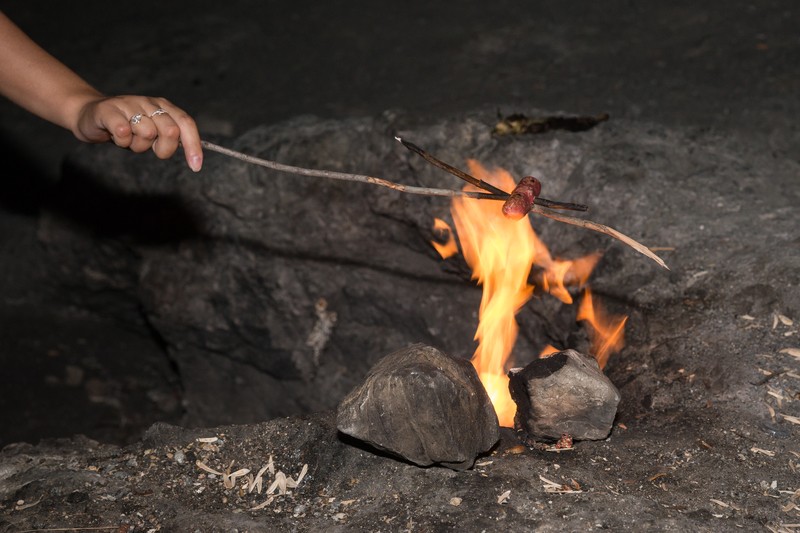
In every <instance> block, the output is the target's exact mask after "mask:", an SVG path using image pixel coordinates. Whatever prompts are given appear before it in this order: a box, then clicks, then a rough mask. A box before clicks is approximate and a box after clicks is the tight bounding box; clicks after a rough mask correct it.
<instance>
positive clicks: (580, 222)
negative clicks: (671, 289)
mask: <svg viewBox="0 0 800 533" xmlns="http://www.w3.org/2000/svg"><path fill="white" fill-rule="evenodd" d="M531 213H536V214H537V215H542V216H543V217H547V218H552V219H553V220H557V221H559V222H563V223H565V224H572V225H573V226H579V227H581V228H586V229H590V230H593V231H597V232H599V233H604V234H606V235H608V236H610V237H613V238H615V239H617V240H618V241H620V242H622V243H625V244H627V245H628V246H630V247H631V248H633V249H634V250H636V251H637V252H639V253H640V254H643V255H645V256H647V257H649V258H650V259H652V260H653V261H655V262H656V263H658V264H659V265H661V266H662V267H664V268H666V269H667V270H669V267H668V266H667V264H666V263H665V262H664V260H663V259H661V258H660V257H658V256H657V255H656V254H655V253H654V252H653V251H652V250H651V249H650V248H648V247H647V246H645V245H644V244H642V243H640V242H638V241H636V240H634V239H632V238H630V237H628V236H627V235H625V234H624V233H620V232H619V231H617V230H615V229H614V228H611V227H609V226H606V225H604V224H600V223H598V222H593V221H591V220H584V219H582V218H575V217H571V216H567V215H562V214H560V213H553V212H552V211H549V210H547V209H543V208H541V207H539V206H538V205H534V206H533V208H531Z"/></svg>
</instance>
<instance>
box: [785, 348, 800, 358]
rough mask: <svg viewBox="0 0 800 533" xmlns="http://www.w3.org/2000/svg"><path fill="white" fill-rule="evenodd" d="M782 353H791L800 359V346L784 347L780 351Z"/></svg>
mask: <svg viewBox="0 0 800 533" xmlns="http://www.w3.org/2000/svg"><path fill="white" fill-rule="evenodd" d="M780 353H785V354H789V355H791V356H792V357H797V358H798V359H800V348H784V349H783V350H781V351H780Z"/></svg>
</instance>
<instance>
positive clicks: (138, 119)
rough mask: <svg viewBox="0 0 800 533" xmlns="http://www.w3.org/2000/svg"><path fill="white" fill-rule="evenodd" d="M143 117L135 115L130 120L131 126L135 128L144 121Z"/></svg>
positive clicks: (138, 114) (139, 114)
mask: <svg viewBox="0 0 800 533" xmlns="http://www.w3.org/2000/svg"><path fill="white" fill-rule="evenodd" d="M143 116H144V115H142V114H141V113H136V114H135V115H133V116H132V117H131V119H130V123H131V126H135V125H137V124H138V123H140V122H141V121H142V117H143Z"/></svg>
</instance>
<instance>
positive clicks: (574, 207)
mask: <svg viewBox="0 0 800 533" xmlns="http://www.w3.org/2000/svg"><path fill="white" fill-rule="evenodd" d="M394 139H395V140H396V141H397V142H399V143H400V144H402V145H403V146H405V147H406V148H407V149H409V150H411V151H412V152H414V153H415V154H417V155H419V156H421V157H422V158H423V159H425V161H427V162H428V163H430V164H431V165H433V166H435V167H438V168H441V169H442V170H444V171H445V172H449V173H450V174H452V175H453V176H455V177H457V178H461V179H462V180H464V181H466V182H467V183H471V184H472V185H474V186H476V187H478V188H479V189H483V190H484V191H489V192H491V193H495V194H501V195H505V198H508V197H509V196H510V195H509V194H508V193H507V192H505V191H504V190H502V189H498V188H497V187H495V186H494V185H492V184H491V183H487V182H485V181H483V180H480V179H478V178H476V177H475V176H471V175H470V174H467V173H466V172H464V171H463V170H461V169H460V168H456V167H454V166H453V165H450V164H448V163H445V162H444V161H442V160H441V159H437V158H436V157H434V156H433V155H431V154H429V153H428V152H426V151H425V150H423V149H422V148H420V147H419V146H417V145H416V144H414V143H412V142H409V141H406V140H405V139H402V138H400V137H398V136H397V135H395V136H394ZM533 203H534V204H536V205H541V206H542V207H549V208H550V209H569V210H570V211H588V210H589V206H587V205H583V204H573V203H570V202H557V201H555V200H548V199H547V198H541V197H538V196H537V197H536V198H534V200H533Z"/></svg>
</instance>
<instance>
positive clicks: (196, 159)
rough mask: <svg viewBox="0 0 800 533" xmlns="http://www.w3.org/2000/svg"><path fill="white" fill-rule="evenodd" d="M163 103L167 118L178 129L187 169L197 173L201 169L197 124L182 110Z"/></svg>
mask: <svg viewBox="0 0 800 533" xmlns="http://www.w3.org/2000/svg"><path fill="white" fill-rule="evenodd" d="M164 103H165V104H166V105H162V107H165V108H166V109H167V111H168V112H169V116H170V117H172V120H174V121H175V123H176V124H177V125H178V128H180V132H181V133H180V139H181V144H182V145H183V153H184V156H185V157H186V163H188V165H189V168H191V169H192V170H194V171H195V172H199V171H200V169H201V168H202V167H203V148H202V146H201V145H200V132H199V131H197V124H195V121H194V119H193V118H192V117H191V116H189V114H188V113H186V111H184V110H183V109H181V108H179V107H175V106H174V105H172V104H171V103H168V102H164Z"/></svg>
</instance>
